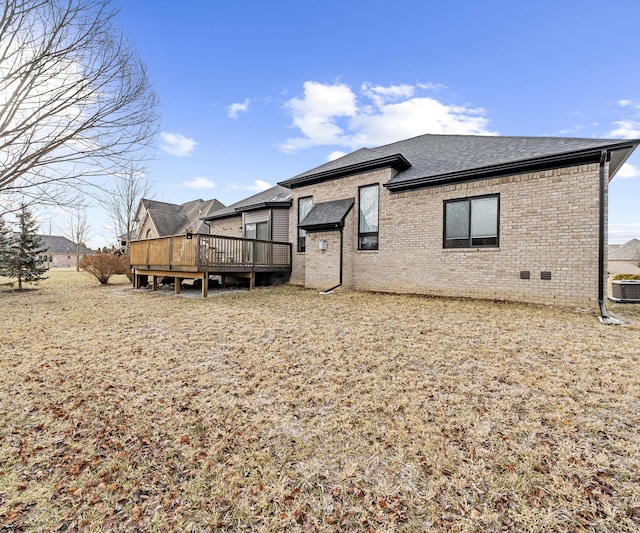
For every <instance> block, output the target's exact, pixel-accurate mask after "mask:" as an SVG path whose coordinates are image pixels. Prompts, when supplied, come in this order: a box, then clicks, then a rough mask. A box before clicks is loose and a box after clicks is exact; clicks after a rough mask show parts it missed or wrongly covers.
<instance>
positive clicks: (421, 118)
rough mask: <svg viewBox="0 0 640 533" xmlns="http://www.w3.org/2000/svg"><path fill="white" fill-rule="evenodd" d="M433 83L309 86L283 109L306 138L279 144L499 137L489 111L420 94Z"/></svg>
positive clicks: (292, 148)
mask: <svg viewBox="0 0 640 533" xmlns="http://www.w3.org/2000/svg"><path fill="white" fill-rule="evenodd" d="M435 88H441V86H439V85H435V84H424V83H422V84H416V85H408V84H396V85H388V86H383V85H374V84H372V83H369V82H366V83H363V84H362V85H361V86H360V89H359V92H358V93H356V92H355V91H354V90H353V89H352V88H351V87H350V86H348V85H346V84H343V83H333V84H325V83H320V82H316V81H307V82H305V84H304V88H303V93H304V94H303V96H302V97H295V98H291V99H290V100H288V101H287V102H286V104H285V109H286V111H287V112H288V113H289V115H290V116H291V118H292V125H293V126H294V127H295V128H298V129H299V130H300V132H301V133H302V136H299V137H293V138H290V139H287V140H286V141H285V142H283V143H282V144H281V145H280V149H281V150H282V151H284V152H296V151H299V150H302V149H305V148H309V147H313V146H330V145H337V146H344V147H347V148H349V149H352V150H353V149H356V148H360V147H362V146H379V145H382V144H387V143H390V142H394V141H398V140H401V139H406V138H409V137H414V136H416V135H422V134H424V133H449V134H475V135H495V134H496V132H493V131H490V130H489V129H488V122H489V121H488V119H487V118H486V111H485V110H484V109H482V108H473V107H470V106H468V105H466V104H465V105H449V104H445V103H443V102H440V101H438V100H436V99H435V98H432V97H430V96H426V95H424V94H421V91H425V90H433V89H435Z"/></svg>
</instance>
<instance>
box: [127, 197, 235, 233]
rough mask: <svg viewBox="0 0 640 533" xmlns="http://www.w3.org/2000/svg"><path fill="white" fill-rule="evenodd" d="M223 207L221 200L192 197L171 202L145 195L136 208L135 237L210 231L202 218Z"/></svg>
mask: <svg viewBox="0 0 640 533" xmlns="http://www.w3.org/2000/svg"><path fill="white" fill-rule="evenodd" d="M223 207H224V204H222V203H221V202H219V201H218V200H215V199H214V200H192V201H190V202H186V203H184V204H170V203H167V202H158V201H156V200H147V199H146V198H143V199H142V200H141V201H140V204H139V205H138V210H137V211H136V217H135V220H136V232H135V237H133V238H132V240H134V239H151V238H154V237H167V236H169V235H178V234H180V233H187V232H189V233H207V232H208V228H207V226H206V225H205V224H204V222H203V221H202V218H203V217H205V216H207V215H209V214H211V213H213V212H215V211H217V210H219V209H222V208H223Z"/></svg>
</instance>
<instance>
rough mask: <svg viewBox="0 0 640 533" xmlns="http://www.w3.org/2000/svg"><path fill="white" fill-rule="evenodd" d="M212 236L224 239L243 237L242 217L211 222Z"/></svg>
mask: <svg viewBox="0 0 640 533" xmlns="http://www.w3.org/2000/svg"><path fill="white" fill-rule="evenodd" d="M209 224H210V226H211V229H210V230H209V233H210V234H211V235H222V236H223V237H242V230H241V228H242V215H238V216H234V217H229V218H222V219H218V220H213V221H211V222H209Z"/></svg>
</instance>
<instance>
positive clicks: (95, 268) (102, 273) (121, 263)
mask: <svg viewBox="0 0 640 533" xmlns="http://www.w3.org/2000/svg"><path fill="white" fill-rule="evenodd" d="M80 268H81V269H83V270H84V271H85V272H89V274H91V275H92V276H95V277H96V278H97V280H98V281H99V282H100V283H101V284H102V285H105V284H107V283H108V282H109V278H110V277H111V276H113V275H114V274H128V273H129V257H128V256H126V255H113V254H96V255H85V256H84V257H83V258H82V259H81V260H80Z"/></svg>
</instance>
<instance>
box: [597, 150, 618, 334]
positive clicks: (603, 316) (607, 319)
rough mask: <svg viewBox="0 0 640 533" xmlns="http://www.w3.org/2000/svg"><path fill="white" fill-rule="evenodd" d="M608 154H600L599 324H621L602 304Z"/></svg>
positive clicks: (606, 152)
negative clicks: (606, 164)
mask: <svg viewBox="0 0 640 533" xmlns="http://www.w3.org/2000/svg"><path fill="white" fill-rule="evenodd" d="M608 156H609V152H608V151H607V150H602V151H601V152H600V227H599V239H598V305H599V306H600V322H602V323H603V324H616V325H617V324H622V321H621V320H619V319H617V318H614V317H611V316H609V315H608V314H607V308H606V307H605V304H604V291H605V285H606V281H605V270H604V269H605V264H604V239H605V234H604V225H605V214H606V213H605V209H604V203H605V198H606V195H605V192H604V191H605V187H606V175H605V163H606V162H607V157H608Z"/></svg>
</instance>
